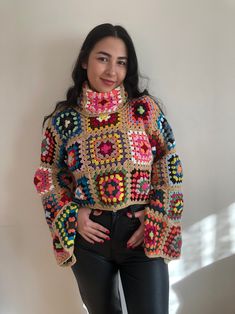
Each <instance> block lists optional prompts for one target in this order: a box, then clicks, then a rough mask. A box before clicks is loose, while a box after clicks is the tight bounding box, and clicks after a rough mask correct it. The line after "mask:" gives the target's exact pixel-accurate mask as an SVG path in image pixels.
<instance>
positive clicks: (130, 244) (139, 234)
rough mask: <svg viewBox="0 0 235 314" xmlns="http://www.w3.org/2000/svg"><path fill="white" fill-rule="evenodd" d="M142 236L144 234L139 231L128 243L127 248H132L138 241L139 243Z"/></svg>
mask: <svg viewBox="0 0 235 314" xmlns="http://www.w3.org/2000/svg"><path fill="white" fill-rule="evenodd" d="M141 236H142V232H140V231H139V230H138V229H137V231H136V232H134V233H133V234H132V236H131V237H130V239H129V240H128V241H127V246H132V245H133V244H134V243H136V241H138V240H139V239H140V238H141Z"/></svg>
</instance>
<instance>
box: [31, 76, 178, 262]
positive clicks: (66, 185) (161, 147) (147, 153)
mask: <svg viewBox="0 0 235 314" xmlns="http://www.w3.org/2000/svg"><path fill="white" fill-rule="evenodd" d="M34 184H35V186H36V188H37V191H38V193H39V194H40V195H41V198H42V203H43V207H44V210H45V217H46V221H47V223H48V225H49V229H50V231H51V235H52V239H53V249H54V253H55V257H56V260H57V263H58V264H59V265H60V266H71V265H73V264H74V263H75V262H76V257H75V255H74V254H73V250H74V240H75V236H76V228H77V219H79V208H81V207H89V208H91V209H102V210H115V211H117V210H120V209H122V208H125V207H127V206H129V205H131V204H146V207H145V219H144V223H145V231H144V250H145V254H146V255H147V256H148V257H163V258H164V259H165V260H172V259H176V258H178V257H179V256H180V251H181V225H180V219H181V214H182V209H183V197H182V190H181V184H182V166H181V161H180V159H179V156H178V155H177V153H176V151H175V139H174V136H173V133H172V129H171V127H170V125H169V123H168V122H167V120H166V118H165V116H164V114H163V113H162V111H161V109H160V107H159V106H158V100H157V101H154V100H153V99H152V98H151V97H149V96H142V97H140V98H136V99H132V100H129V99H128V97H127V94H126V92H125V90H124V87H123V86H122V85H121V86H119V87H117V88H116V89H114V90H113V91H111V92H108V93H98V92H94V91H92V90H90V89H89V87H88V84H87V83H86V82H85V83H84V84H83V91H82V93H81V97H80V98H79V99H78V103H77V104H76V105H75V106H73V107H71V108H67V109H63V110H58V111H57V112H55V113H54V114H53V116H52V117H51V118H49V119H48V120H47V123H46V125H45V127H44V130H43V139H42V144H41V164H40V167H39V168H38V169H37V170H36V173H35V176H34Z"/></svg>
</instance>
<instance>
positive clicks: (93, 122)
mask: <svg viewBox="0 0 235 314" xmlns="http://www.w3.org/2000/svg"><path fill="white" fill-rule="evenodd" d="M120 124H121V118H120V113H118V112H115V113H109V114H108V113H100V114H99V116H98V117H88V121H87V125H88V126H87V131H88V133H89V132H92V131H96V130H105V129H107V128H109V127H120Z"/></svg>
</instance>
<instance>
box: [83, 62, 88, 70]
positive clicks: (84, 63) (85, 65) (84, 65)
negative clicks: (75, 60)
mask: <svg viewBox="0 0 235 314" xmlns="http://www.w3.org/2000/svg"><path fill="white" fill-rule="evenodd" d="M82 68H83V69H84V70H86V69H87V63H86V62H83V63H82Z"/></svg>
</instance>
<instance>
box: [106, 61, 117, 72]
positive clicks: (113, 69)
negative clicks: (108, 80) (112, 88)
mask: <svg viewBox="0 0 235 314" xmlns="http://www.w3.org/2000/svg"><path fill="white" fill-rule="evenodd" d="M107 73H108V74H110V75H115V73H116V65H115V63H113V62H110V63H109V64H108V67H107Z"/></svg>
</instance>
